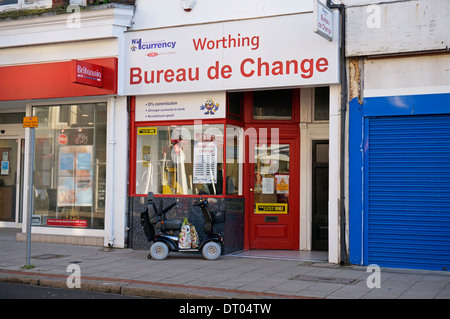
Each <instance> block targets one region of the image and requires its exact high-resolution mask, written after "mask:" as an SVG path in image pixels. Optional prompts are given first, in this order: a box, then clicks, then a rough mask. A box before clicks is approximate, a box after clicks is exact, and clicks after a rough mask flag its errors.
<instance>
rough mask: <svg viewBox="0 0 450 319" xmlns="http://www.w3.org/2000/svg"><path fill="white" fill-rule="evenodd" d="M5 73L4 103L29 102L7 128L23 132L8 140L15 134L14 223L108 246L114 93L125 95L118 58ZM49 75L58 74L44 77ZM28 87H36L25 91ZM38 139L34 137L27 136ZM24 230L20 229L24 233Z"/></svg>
mask: <svg viewBox="0 0 450 319" xmlns="http://www.w3.org/2000/svg"><path fill="white" fill-rule="evenodd" d="M0 73H1V75H2V79H3V80H2V84H1V85H2V87H3V88H4V90H2V93H1V100H2V101H3V102H2V103H3V104H5V105H7V104H11V105H14V104H19V103H20V102H18V101H23V100H25V101H27V102H26V103H24V105H25V108H24V112H23V113H20V114H21V117H20V119H17V121H16V124H10V127H11V130H9V129H8V130H5V132H6V131H8V133H9V134H11V132H12V131H13V127H14V128H15V129H16V130H17V131H18V134H20V135H19V137H22V138H18V139H15V140H12V142H13V143H12V144H11V143H9V144H8V145H7V144H5V143H6V142H8V141H9V140H8V139H2V141H1V143H2V154H3V157H2V168H3V167H4V169H2V181H3V185H2V194H3V195H2V196H6V195H8V194H9V195H10V196H9V197H8V198H4V200H3V201H2V218H3V220H4V221H5V218H6V217H5V216H6V215H7V213H9V215H8V218H6V221H9V222H10V223H11V226H12V227H17V225H20V224H22V225H26V224H27V221H28V220H30V221H31V225H32V226H33V236H34V240H43V241H53V242H70V243H78V244H89V245H99V246H102V245H103V233H104V229H105V202H106V201H105V194H106V157H107V142H106V141H107V134H108V132H107V119H108V117H107V111H108V109H110V108H111V105H110V104H111V98H109V97H108V96H110V95H115V94H116V93H117V58H115V57H111V58H101V59H89V60H72V61H66V62H55V63H42V64H33V65H20V66H10V67H1V68H0ZM45 74H57V75H58V76H54V77H47V78H46V80H45V81H43V80H42V79H43V75H45ZM19 84H20V85H19ZM23 86H26V87H28V88H29V89H28V90H21V89H20V88H21V87H23ZM85 95H88V96H89V97H84V96H85ZM10 114H15V113H10ZM28 118H36V119H37V123H38V125H37V127H33V128H29V127H27V125H26V124H25V122H26V121H25V119H28ZM25 127H27V128H25ZM31 129H33V130H34V134H33V135H31ZM32 138H33V143H30V142H28V143H26V142H25V141H27V140H28V141H31V139H32ZM19 141H20V144H19V145H18V146H19V147H18V146H17V145H16V144H18V143H19ZM32 144H34V149H32V148H31V145H32ZM30 160H31V161H33V166H34V169H33V184H32V186H31V192H32V195H31V198H32V201H31V202H30V201H28V200H27V198H29V197H28V195H29V192H28V189H30V188H29V186H28V185H30V182H31V181H30V164H31V162H30ZM13 179H15V180H14V181H13ZM8 187H9V188H10V189H11V190H12V191H11V192H10V193H8V192H6V190H8ZM17 191H19V192H20V193H19V196H17ZM7 205H9V206H8V207H6V208H8V210H7V209H6V208H5V207H4V206H7ZM16 205H19V207H20V210H19V211H18V210H17V209H16ZM30 210H31V212H32V215H31V218H30V219H28V218H27V217H26V216H29V212H30ZM17 211H18V212H20V214H19V215H18V216H17V218H16V217H15V214H16V212H17ZM3 215H5V216H3ZM24 216H25V218H24ZM5 226H7V225H5ZM75 234H78V235H80V234H82V235H83V236H81V237H79V238H77V237H76V236H75ZM24 236H25V233H19V235H18V239H21V240H23V239H24ZM71 236H72V237H71ZM67 238H70V240H69V239H67Z"/></svg>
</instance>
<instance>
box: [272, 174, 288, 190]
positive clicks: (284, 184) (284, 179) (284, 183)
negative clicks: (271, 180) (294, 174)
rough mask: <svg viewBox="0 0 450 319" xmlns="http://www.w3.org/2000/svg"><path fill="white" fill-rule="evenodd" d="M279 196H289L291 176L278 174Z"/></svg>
mask: <svg viewBox="0 0 450 319" xmlns="http://www.w3.org/2000/svg"><path fill="white" fill-rule="evenodd" d="M275 178H276V179H277V194H289V175H282V174H276V175H275Z"/></svg>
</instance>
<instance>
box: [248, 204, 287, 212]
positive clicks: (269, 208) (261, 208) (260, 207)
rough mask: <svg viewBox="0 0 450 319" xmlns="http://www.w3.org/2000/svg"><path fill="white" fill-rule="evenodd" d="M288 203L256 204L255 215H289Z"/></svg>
mask: <svg viewBox="0 0 450 319" xmlns="http://www.w3.org/2000/svg"><path fill="white" fill-rule="evenodd" d="M287 213H288V204H287V203H255V214H287Z"/></svg>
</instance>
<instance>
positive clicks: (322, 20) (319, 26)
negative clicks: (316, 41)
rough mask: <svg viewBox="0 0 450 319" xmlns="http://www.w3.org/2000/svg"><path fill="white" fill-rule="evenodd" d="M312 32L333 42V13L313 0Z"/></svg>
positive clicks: (316, 0) (317, 0)
mask: <svg viewBox="0 0 450 319" xmlns="http://www.w3.org/2000/svg"><path fill="white" fill-rule="evenodd" d="M314 32H316V33H317V34H319V35H320V36H322V37H324V38H325V39H327V40H330V41H332V40H333V12H332V11H331V10H330V9H328V7H326V6H325V5H323V4H322V3H320V1H319V0H314Z"/></svg>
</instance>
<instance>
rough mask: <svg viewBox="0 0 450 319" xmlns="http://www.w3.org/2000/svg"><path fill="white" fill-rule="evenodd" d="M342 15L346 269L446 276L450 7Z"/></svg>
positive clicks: (353, 10)
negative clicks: (431, 272) (428, 271)
mask: <svg viewBox="0 0 450 319" xmlns="http://www.w3.org/2000/svg"><path fill="white" fill-rule="evenodd" d="M346 4H348V3H347V1H346ZM346 14H347V28H346V30H347V33H346V35H347V45H346V56H347V58H348V67H349V76H350V80H349V94H350V98H349V100H350V102H349V115H350V119H349V134H348V136H349V146H348V151H349V217H350V219H349V222H350V224H349V235H350V237H349V249H350V255H349V257H350V262H351V263H353V264H361V265H369V264H378V265H379V266H383V267H400V268H419V269H434V270H448V267H449V266H450V244H449V243H450V237H449V236H450V220H449V216H450V187H449V185H450V183H449V176H450V175H449V171H450V156H449V155H450V153H449V151H450V149H449V132H450V124H449V123H450V122H449V113H450V95H449V93H450V91H449V90H450V86H449V80H448V79H449V73H448V72H449V71H448V67H447V65H448V63H449V55H448V44H449V42H450V38H449V35H448V33H447V32H446V31H445V29H446V25H447V24H448V23H447V21H448V17H449V14H450V6H449V5H448V3H447V2H446V1H427V0H423V1H392V2H390V1H389V2H387V3H377V2H375V1H366V2H364V3H362V4H361V3H358V5H356V4H355V5H354V6H351V5H349V6H348V7H347V8H346Z"/></svg>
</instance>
